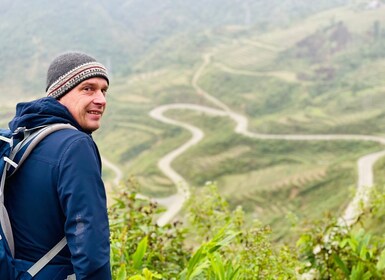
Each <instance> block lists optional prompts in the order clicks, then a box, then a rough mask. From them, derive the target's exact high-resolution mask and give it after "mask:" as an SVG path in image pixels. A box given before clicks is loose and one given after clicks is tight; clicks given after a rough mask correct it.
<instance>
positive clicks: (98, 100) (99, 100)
mask: <svg viewBox="0 0 385 280" xmlns="http://www.w3.org/2000/svg"><path fill="white" fill-rule="evenodd" d="M93 101H94V103H95V104H98V105H102V106H104V105H106V104H107V99H106V96H105V94H104V93H103V92H102V91H101V90H98V91H97V92H96V93H95V98H94V100H93Z"/></svg>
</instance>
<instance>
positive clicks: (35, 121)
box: [9, 97, 83, 131]
mask: <svg viewBox="0 0 385 280" xmlns="http://www.w3.org/2000/svg"><path fill="white" fill-rule="evenodd" d="M53 123H69V124H71V125H73V126H74V127H76V128H77V129H79V130H80V131H83V129H82V128H81V127H80V125H79V124H78V123H77V121H76V120H75V119H74V118H73V117H72V115H71V113H70V112H69V111H68V110H67V108H66V107H65V106H63V105H62V104H61V103H60V102H59V101H57V100H56V99H54V98H52V97H44V98H41V99H37V100H34V101H31V102H22V103H18V104H17V106H16V115H15V117H14V118H13V120H12V121H10V122H9V128H10V129H11V130H12V131H14V130H15V129H16V128H18V127H26V128H33V127H37V126H41V125H48V124H53Z"/></svg>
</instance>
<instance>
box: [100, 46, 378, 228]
mask: <svg viewBox="0 0 385 280" xmlns="http://www.w3.org/2000/svg"><path fill="white" fill-rule="evenodd" d="M212 55H213V54H212V53H209V54H205V55H204V56H203V64H202V65H201V66H200V67H199V68H198V70H197V71H196V72H195V74H194V76H193V78H192V81H191V85H192V86H193V88H194V89H195V91H196V93H197V94H198V95H200V96H202V97H204V98H205V99H206V100H207V101H209V102H210V103H212V104H213V105H214V106H215V107H217V108H212V107H207V106H201V105H194V104H168V105H163V106H159V107H157V108H155V109H153V110H152V111H151V112H150V113H149V115H150V116H151V117H152V118H153V119H155V120H157V121H160V122H163V123H165V124H169V125H174V126H178V127H181V128H183V129H186V130H188V131H190V133H191V134H192V137H191V138H190V140H188V141H187V142H186V143H184V144H183V145H182V146H180V147H179V148H177V149H175V150H173V151H171V152H170V153H168V154H167V155H165V156H164V157H163V158H161V159H160V160H159V162H158V167H159V169H160V170H161V171H162V172H163V173H164V174H165V175H166V176H167V177H168V178H170V180H171V181H172V182H173V183H174V184H175V186H176V187H177V192H176V194H174V195H172V196H170V197H166V198H155V199H154V200H155V201H158V202H159V203H160V204H162V205H164V206H166V208H167V210H166V212H165V213H164V214H163V215H162V216H161V217H160V218H159V219H158V220H157V224H158V225H160V226H163V225H165V224H167V223H169V222H170V221H171V220H172V219H173V218H174V217H175V216H176V215H177V214H178V213H179V211H180V210H181V209H182V207H183V204H184V202H185V201H186V200H187V199H188V198H189V197H190V190H189V185H188V183H187V181H186V180H185V179H184V178H183V177H182V176H181V175H180V174H178V173H177V172H176V171H175V170H174V169H173V168H172V167H171V163H172V162H173V161H174V160H175V159H176V158H177V157H178V156H180V155H181V154H183V153H184V152H186V151H187V150H188V149H189V148H190V147H192V146H194V145H196V144H198V143H199V142H200V141H201V140H202V139H203V138H204V133H203V132H202V131H201V130H200V129H199V128H197V127H194V126H192V125H190V124H188V123H184V122H181V121H177V120H174V119H171V118H168V117H166V116H165V115H164V113H165V112H167V111H170V110H192V111H197V112H200V113H204V114H207V115H210V116H220V117H228V118H230V119H232V120H233V121H234V122H235V128H234V132H235V133H237V134H240V135H243V136H246V137H250V138H254V139H260V140H287V141H341V140H345V141H373V142H377V143H380V144H383V145H384V144H385V138H382V137H378V136H372V135H354V134H351V135H337V134H328V135H302V134H299V135H286V134H261V133H255V132H251V131H249V130H248V119H247V118H246V117H245V116H243V115H240V114H238V113H236V112H233V111H232V110H231V109H230V108H229V107H228V106H227V105H226V104H224V103H223V102H221V101H220V100H218V99H217V98H215V97H213V96H211V95H210V94H209V93H207V92H206V91H204V90H203V89H202V88H200V87H199V85H198V80H199V78H200V76H201V75H202V73H203V71H204V69H205V68H206V67H207V66H208V65H209V64H210V61H211V57H212ZM383 156H385V150H383V151H380V152H376V153H372V154H369V155H365V156H363V157H361V158H360V159H359V160H358V162H357V168H358V182H357V191H356V195H355V197H354V198H353V200H352V201H351V202H350V204H349V205H348V206H347V208H346V210H345V212H344V214H343V215H342V216H341V217H340V218H339V223H340V224H341V225H342V224H344V225H348V226H350V225H352V224H354V223H355V222H356V220H357V219H358V217H359V215H360V214H361V211H362V207H366V206H368V203H369V194H370V190H371V188H372V187H373V184H374V182H373V165H374V164H375V162H376V161H377V160H378V159H379V158H381V157H383ZM104 162H105V164H106V165H107V166H108V167H109V168H111V169H112V170H113V171H114V172H115V173H116V178H115V180H114V182H115V184H117V182H119V181H120V180H121V178H122V174H121V171H120V170H119V168H117V167H116V166H114V165H113V164H112V163H110V162H108V161H107V160H105V159H104Z"/></svg>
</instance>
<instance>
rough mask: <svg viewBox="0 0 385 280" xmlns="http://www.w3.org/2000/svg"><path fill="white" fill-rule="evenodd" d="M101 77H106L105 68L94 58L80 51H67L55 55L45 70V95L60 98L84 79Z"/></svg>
mask: <svg viewBox="0 0 385 280" xmlns="http://www.w3.org/2000/svg"><path fill="white" fill-rule="evenodd" d="M93 77H101V78H104V79H106V81H107V83H109V80H108V74H107V69H106V67H104V66H103V65H102V64H101V63H99V62H97V61H96V59H95V58H93V57H91V56H89V55H87V54H85V53H81V52H68V53H64V54H61V55H59V56H58V57H56V58H55V59H54V60H53V61H52V62H51V65H50V66H49V68H48V72H47V87H46V89H45V90H46V92H47V96H51V97H53V98H55V99H59V98H61V97H62V96H63V95H65V94H66V93H68V92H69V91H70V90H71V89H73V88H74V87H76V86H77V85H78V84H80V83H81V82H83V81H84V80H87V79H90V78H93Z"/></svg>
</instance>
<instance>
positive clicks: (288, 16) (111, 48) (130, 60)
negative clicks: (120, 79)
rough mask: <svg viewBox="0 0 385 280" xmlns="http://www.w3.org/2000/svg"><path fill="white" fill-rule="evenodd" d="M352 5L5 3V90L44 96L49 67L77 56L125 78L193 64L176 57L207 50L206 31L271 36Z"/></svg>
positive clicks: (334, 1)
mask: <svg viewBox="0 0 385 280" xmlns="http://www.w3.org/2000/svg"><path fill="white" fill-rule="evenodd" d="M348 2H349V1H347V0H325V1H317V2H314V3H312V4H311V5H308V1H306V0H301V1H293V0H271V1H251V0H238V1H232V0H211V1H205V0H156V1H153V0H130V1H128V0H126V1H124V0H108V1H107V0H102V1H91V0H85V1H74V0H69V1H67V0H66V1H64V0H58V1H50V0H36V1H21V0H16V1H11V0H4V1H1V2H0V16H1V18H2V20H1V23H0V33H1V34H2V38H3V39H2V40H1V41H0V49H1V52H0V68H1V69H2V71H1V72H0V86H1V87H3V89H4V91H7V92H8V91H13V95H15V94H16V95H17V94H20V95H31V94H33V93H36V92H40V91H41V90H42V88H44V82H43V81H42V80H44V77H45V69H46V68H47V64H48V62H49V61H50V60H51V59H52V57H53V56H55V55H56V54H57V53H59V52H62V51H65V50H69V49H73V50H75V49H76V50H82V51H85V52H90V53H92V54H93V55H95V56H96V57H98V58H99V59H100V60H102V61H103V62H104V63H105V64H107V65H108V66H109V67H110V68H111V71H112V73H113V74H114V75H117V76H125V75H127V74H129V73H132V72H134V71H140V70H143V69H149V68H150V69H151V68H152V69H153V68H157V67H159V66H160V65H161V64H163V66H164V63H166V64H169V63H180V62H181V61H182V62H191V60H190V61H189V59H188V57H189V56H191V54H190V53H183V54H180V52H179V55H178V56H177V57H170V56H169V54H170V53H173V52H175V51H178V50H180V49H185V47H186V46H189V48H187V50H188V51H189V52H193V51H194V49H193V48H191V42H193V44H192V45H193V46H195V47H197V48H198V50H199V47H201V46H202V43H203V44H204V43H205V41H206V40H207V37H202V34H204V32H205V31H208V30H212V29H220V28H223V27H224V26H243V27H247V28H249V29H253V30H267V29H269V28H273V27H274V26H282V25H286V24H289V23H291V22H292V21H295V20H299V19H303V18H304V17H306V16H309V15H311V14H314V13H317V12H320V11H322V10H325V9H328V8H331V7H335V6H339V5H343V4H346V3H348ZM197 40H198V43H197V44H198V45H196V44H195V43H194V42H197ZM206 43H207V42H206ZM151 54H153V56H151ZM149 56H150V57H151V59H148V57H149ZM163 56H165V58H163ZM143 61H144V62H143Z"/></svg>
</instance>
